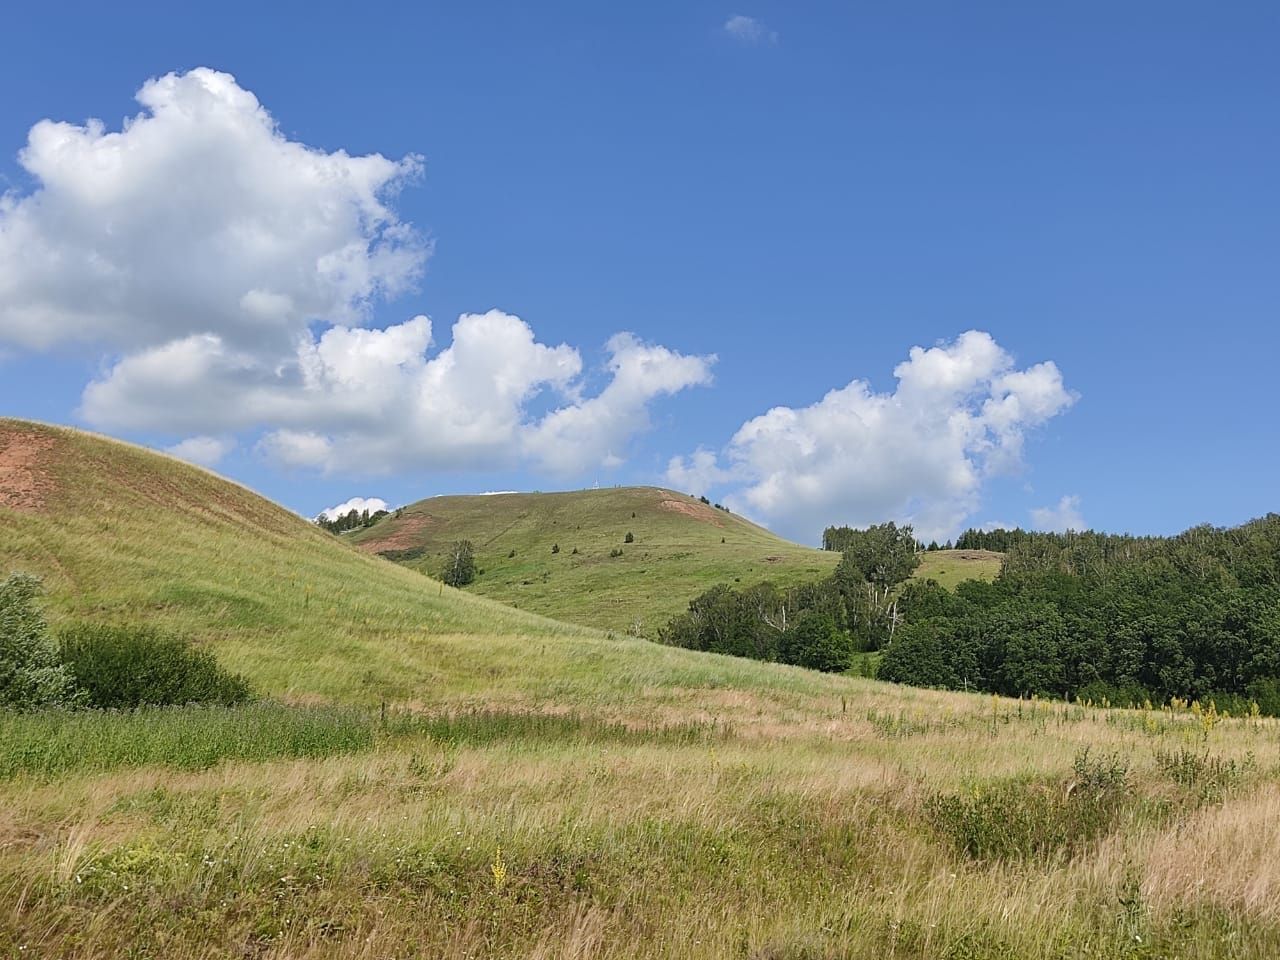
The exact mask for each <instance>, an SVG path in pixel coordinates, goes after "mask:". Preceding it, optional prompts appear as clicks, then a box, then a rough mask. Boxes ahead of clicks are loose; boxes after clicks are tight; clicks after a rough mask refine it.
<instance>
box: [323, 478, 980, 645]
mask: <svg viewBox="0 0 1280 960" xmlns="http://www.w3.org/2000/svg"><path fill="white" fill-rule="evenodd" d="M628 533H630V534H632V535H633V537H634V538H635V539H634V542H633V543H626V542H625V538H626V535H627V534H628ZM348 536H349V538H350V540H351V541H352V542H353V543H356V544H359V545H360V547H361V548H362V549H364V550H367V551H369V552H372V553H378V552H384V551H385V552H388V554H389V556H392V557H396V558H402V561H403V562H404V563H406V565H408V566H410V567H412V568H414V569H417V570H420V571H422V572H424V573H428V574H437V573H438V572H439V570H440V569H441V568H442V566H443V565H444V562H445V558H446V556H447V554H448V550H449V547H450V546H451V544H452V543H453V542H454V541H457V540H470V541H471V542H472V544H473V545H474V547H475V550H476V559H477V563H478V566H479V568H480V570H481V571H482V572H481V573H480V574H479V576H477V578H476V580H475V582H474V583H473V584H472V585H471V586H470V587H469V588H468V589H469V590H470V591H472V592H475V593H478V594H480V595H482V596H486V597H490V598H492V599H494V600H499V601H501V602H503V603H507V604H511V605H512V606H515V607H519V608H520V609H522V610H532V611H534V612H537V613H541V614H544V615H546V616H550V617H555V618H557V619H559V620H564V621H567V622H570V623H579V624H584V625H587V626H593V627H600V628H602V629H607V630H615V631H624V632H628V633H632V634H635V635H637V636H647V637H653V636H656V634H657V632H658V630H659V628H661V627H662V626H663V625H664V624H666V622H667V621H668V620H670V619H671V617H673V616H675V615H676V614H678V613H681V612H682V611H683V610H684V609H685V608H686V607H687V606H688V603H689V601H690V600H692V599H693V598H694V597H696V596H697V595H698V594H700V593H702V592H703V591H704V590H707V589H708V588H710V587H712V586H714V585H716V584H718V583H741V584H744V585H750V584H753V583H758V582H760V581H762V580H772V581H774V582H775V583H777V584H779V585H780V586H786V585H790V584H793V583H800V582H804V581H809V580H817V579H820V578H821V577H824V576H826V575H827V574H828V573H830V572H831V571H832V570H833V569H834V568H835V565H836V563H837V562H838V561H839V556H838V555H836V554H833V553H830V552H825V551H822V550H814V549H811V548H809V547H802V546H800V545H798V544H795V543H791V542H790V541H787V540H783V539H782V538H781V537H778V536H776V535H775V534H773V533H770V532H769V531H768V530H766V529H764V528H763V527H760V526H757V525H756V524H754V523H751V522H750V521H748V520H745V519H743V518H742V517H739V516H736V515H734V514H731V513H728V512H726V511H724V510H719V509H716V508H715V507H713V506H709V505H707V504H704V503H702V502H701V501H699V500H697V499H695V498H693V497H690V496H687V495H685V494H682V493H677V492H675V491H672V490H664V489H661V488H656V487H614V488H610V489H605V490H578V491H573V492H567V493H505V494H493V495H488V496H456V497H433V498H431V499H429V500H420V501H418V502H417V503H414V504H411V505H410V506H407V507H405V508H404V510H403V511H401V512H400V513H399V515H398V516H393V517H387V518H386V519H384V520H382V521H381V522H379V523H378V524H376V525H375V526H373V527H369V528H367V529H364V530H359V531H356V532H354V533H352V534H349V535H348ZM555 546H558V547H559V548H560V550H559V552H558V553H553V552H552V548H553V547H555ZM615 551H621V555H620V556H618V555H614V552H615ZM999 566H1000V559H999V554H993V553H986V552H984V551H944V552H942V553H937V554H930V555H928V556H927V557H926V561H925V563H924V564H923V565H922V567H921V573H922V575H927V576H934V577H936V578H937V579H938V580H939V582H943V583H945V584H947V585H953V584H954V583H956V582H958V581H959V580H960V579H963V578H964V577H966V576H979V577H990V576H994V575H995V574H996V573H997V572H998V571H999Z"/></svg>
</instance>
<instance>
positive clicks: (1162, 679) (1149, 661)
mask: <svg viewBox="0 0 1280 960" xmlns="http://www.w3.org/2000/svg"><path fill="white" fill-rule="evenodd" d="M1007 544H1008V549H1007V554H1006V558H1005V562H1004V568H1003V570H1002V572H1001V575H1000V577H999V578H998V579H997V580H996V581H995V582H993V583H989V584H988V583H979V582H966V583H963V584H961V585H960V586H959V587H958V588H957V589H956V591H955V592H954V593H952V592H949V591H946V590H943V589H942V588H940V587H938V586H937V585H936V584H921V585H912V586H911V587H910V588H909V589H908V590H906V591H904V593H903V595H902V597H901V606H902V609H903V615H904V619H905V621H906V622H905V624H904V626H903V628H902V629H901V630H899V631H898V633H897V636H896V638H895V642H894V644H893V645H892V646H891V647H890V648H888V649H887V650H886V651H885V654H884V659H883V660H882V661H881V664H880V672H879V675H880V676H881V677H882V678H884V679H886V680H897V681H900V682H903V683H913V684H920V685H926V686H940V687H952V688H969V689H979V690H989V691H992V692H995V693H1004V694H1009V695H1012V696H1019V695H1028V694H1042V695H1050V696H1065V697H1072V698H1081V699H1093V700H1102V699H1107V700H1109V701H1110V702H1112V703H1142V702H1144V701H1146V700H1151V701H1154V702H1160V701H1165V700H1168V699H1169V698H1172V697H1180V698H1184V699H1185V698H1190V699H1200V700H1207V699H1210V698H1214V699H1217V700H1218V701H1220V702H1228V701H1232V700H1237V699H1238V700H1246V701H1247V700H1252V701H1256V702H1258V703H1259V704H1261V706H1262V708H1263V709H1265V710H1267V712H1272V713H1276V712H1280V681H1278V679H1277V678H1280V515H1276V514H1272V515H1269V516H1267V517H1264V518H1262V519H1260V520H1255V521H1253V522H1251V523H1247V524H1245V525H1243V526H1240V527H1234V528H1230V529H1223V528H1215V527H1208V526H1201V527H1194V528H1192V529H1190V530H1188V531H1186V532H1185V533H1182V534H1180V535H1178V536H1176V537H1168V538H1161V537H1142V538H1138V537H1129V536H1114V535H1108V534H1099V533H1091V532H1086V533H1071V534H1030V535H1024V536H1022V537H1014V538H1010V539H1009V540H1008V542H1007Z"/></svg>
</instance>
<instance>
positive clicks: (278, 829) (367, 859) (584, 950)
mask: <svg viewBox="0 0 1280 960" xmlns="http://www.w3.org/2000/svg"><path fill="white" fill-rule="evenodd" d="M726 529H728V528H726ZM623 532H625V530H624V531H623ZM636 533H637V538H639V537H640V531H638V530H637V531H636ZM561 547H562V551H563V550H565V549H571V547H567V544H566V543H562V544H561ZM12 569H21V570H25V571H29V572H33V573H39V574H42V575H43V576H44V577H45V582H46V586H47V589H48V592H47V596H46V602H47V605H48V610H49V612H50V613H51V614H52V615H53V616H54V617H55V619H57V620H59V621H63V622H65V621H67V620H70V619H91V620H104V619H105V620H113V621H123V622H155V623H160V624H163V625H167V626H170V627H173V628H177V629H181V630H183V631H186V632H188V633H190V634H191V635H192V636H194V637H195V638H197V639H198V640H199V641H200V642H201V643H205V644H208V646H209V647H210V648H211V649H212V650H213V651H214V652H215V653H216V655H217V656H218V657H219V659H220V660H222V661H223V662H224V663H226V664H227V665H229V666H231V667H233V668H235V669H238V670H242V671H245V672H246V673H247V674H248V676H249V678H250V679H251V681H252V682H253V683H254V684H255V686H256V687H257V688H258V689H259V690H260V691H261V692H263V693H265V694H268V695H271V696H272V697H273V698H276V699H278V700H283V701H284V704H283V705H281V704H279V703H272V702H270V701H268V702H265V703H261V704H254V705H251V706H249V707H245V708H227V709H223V708H218V709H213V708H173V709H169V710H154V711H150V712H145V713H138V714H131V713H121V714H101V713H89V712H81V713H74V712H73V713H67V714H60V713H50V714H34V715H21V714H17V715H15V714H4V713H0V954H2V955H5V956H41V957H43V956H67V957H71V956H74V957H77V958H90V960H93V958H107V957H118V956H131V957H139V958H144V957H156V958H160V957H163V958H185V957H213V956H246V957H247V956H252V957H260V958H285V957H288V958H329V957H333V958H337V957H366V958H375V957H378V958H381V957H397V958H400V957H445V958H463V957H477V956H486V957H538V958H546V960H550V958H561V960H586V958H592V960H594V958H601V960H615V958H616V960H621V958H630V957H637V956H641V957H663V958H692V960H729V958H737V960H799V958H820V960H826V958H837V957H839V958H853V960H870V958H880V957H888V956H893V957H901V958H907V957H910V958H918V960H956V958H961V957H964V958H971V960H996V958H1014V957H1016V958H1037V960H1054V958H1066V957H1090V958H1097V960H1111V958H1115V960H1121V958H1127V960H1132V958H1139V960H1141V958H1146V960H1154V958H1157V957H1174V956H1176V957H1180V958H1206V960H1207V958H1219V957H1223V958H1225V957H1231V958H1243V960H1252V958H1264V957H1273V956H1276V955H1280V871H1278V870H1277V869H1276V867H1275V864H1276V863H1277V862H1280V857H1278V854H1280V838H1278V837H1277V834H1276V831H1274V830H1273V829H1269V828H1268V825H1269V824H1271V823H1273V822H1274V819H1275V816H1276V815H1277V812H1278V811H1280V786H1277V780H1276V776H1275V772H1276V769H1277V764H1278V762H1280V749H1278V748H1277V742H1280V741H1278V737H1277V733H1278V731H1280V727H1278V726H1277V724H1276V723H1274V722H1272V721H1267V720H1257V719H1221V718H1217V719H1215V722H1213V723H1211V724H1210V723H1206V722H1205V720H1204V718H1203V717H1202V716H1201V715H1199V714H1193V713H1191V712H1189V711H1182V710H1168V709H1166V710H1160V709H1154V710H1151V711H1146V712H1131V711H1120V710H1111V709H1101V708H1092V707H1083V706H1078V705H1070V706H1068V705H1065V704H1047V703H1020V702H1017V701H1005V700H1000V699H996V698H992V697H978V696H968V695H964V694H958V693H943V692H939V691H930V690H912V689H905V688H898V687H893V686H890V685H887V684H881V683H876V682H874V681H869V680H862V679H859V678H854V677H837V676H828V675H820V674H815V673H811V672H807V671H804V670H800V669H797V668H791V667H782V666H777V665H771V664H762V663H755V662H751V661H743V660H735V659H731V658H724V657H717V656H709V655H702V654H696V653H691V652H689V651H683V650H674V649H670V648H665V647H661V646H657V645H654V644H650V643H647V642H645V641H641V640H635V639H629V638H626V637H618V638H613V639H611V638H609V637H608V636H607V635H606V634H605V633H603V632H598V631H594V630H591V629H587V628H582V627H568V626H564V625H562V624H558V623H555V622H552V621H549V620H546V619H543V618H541V617H538V616H535V615H533V614H530V613H527V612H525V611H517V610H514V609H511V608H510V607H504V606H502V605H499V604H497V603H494V602H491V601H489V600H487V599H484V598H481V597H475V596H471V595H467V594H465V593H461V592H458V591H453V590H449V589H447V588H442V587H440V586H439V585H438V584H436V583H434V582H432V581H430V580H428V579H426V578H424V577H422V576H420V575H419V574H417V573H415V572H414V571H411V570H406V569H403V568H401V567H397V566H395V565H394V564H391V563H389V562H386V561H384V560H380V559H378V558H375V557H372V556H369V555H367V554H364V553H362V552H360V551H358V550H357V549H355V548H354V547H353V546H351V545H350V544H348V543H346V542H344V541H342V540H340V539H337V538H334V537H332V536H331V535H329V534H327V533H324V532H323V531H320V530H318V529H316V528H314V527H313V526H311V525H310V524H308V523H307V522H305V521H304V520H302V519H300V518H298V517H296V516H294V515H292V514H290V513H289V512H288V511H285V510H283V509H281V508H279V507H276V506H274V505H272V504H270V503H268V502H266V501H265V500H263V499H261V498H259V497H257V496H256V495H254V494H253V493H251V492H250V491H248V490H245V489H243V488H241V487H238V486H236V485H234V484H230V483H228V482H226V481H224V480H221V479H219V478H217V477H215V476H214V475H212V474H210V473H207V472H205V471H202V470H198V469H196V468H194V467H190V466H187V465H184V464H181V463H178V462H176V461H174V460H171V459H168V458H165V457H162V456H159V455H157V454H154V453H151V452H148V451H144V450H140V449H137V448H134V447H130V446H126V445H123V444H119V443H116V442H113V441H108V440H104V439H102V438H98V437H93V436H90V435H87V434H83V433H78V432H74V431H68V430H63V429H57V428H50V427H44V426H39V425H35V424H29V423H24V422H19V421H3V420H0V574H2V573H5V572H8V571H9V570H12ZM384 699H385V700H389V701H391V704H390V709H389V711H388V712H387V713H386V714H385V715H383V714H381V713H380V711H379V709H378V707H377V706H376V705H377V704H379V703H380V702H381V701H383V700H384ZM1085 748H1087V751H1086V749H1085Z"/></svg>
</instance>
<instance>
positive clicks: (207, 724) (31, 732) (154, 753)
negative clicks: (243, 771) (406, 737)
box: [0, 703, 376, 780]
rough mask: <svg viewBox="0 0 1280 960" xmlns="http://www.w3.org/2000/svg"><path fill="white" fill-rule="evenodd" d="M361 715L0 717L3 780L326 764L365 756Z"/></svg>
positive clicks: (365, 719) (365, 722)
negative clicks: (123, 770)
mask: <svg viewBox="0 0 1280 960" xmlns="http://www.w3.org/2000/svg"><path fill="white" fill-rule="evenodd" d="M375 730H376V727H375V724H374V722H373V720H372V718H371V717H370V715H369V714H368V713H367V712H366V711H357V710H353V709H343V708H334V707H289V706H284V705H282V704H277V703H255V704H250V705H247V706H240V707H222V706H189V707H152V708H144V709H141V710H130V711H125V712H114V711H101V710H80V711H62V710H52V711H44V712H39V713H23V714H19V713H9V712H0V779H3V780H8V779H12V778H13V777H16V776H19V775H21V774H29V775H33V776H37V777H50V776H57V775H59V774H64V773H69V772H76V773H87V772H94V771H105V770H113V769H116V768H119V767H139V766H149V765H160V766H168V767H176V768H179V769H184V770H198V769H203V768H206V767H210V766H213V765H214V764H216V763H218V762H219V761H222V760H269V759H273V758H277V757H323V756H329V755H331V754H336V753H352V752H355V751H360V750H367V749H369V748H370V747H371V746H372V745H373V741H374V735H375Z"/></svg>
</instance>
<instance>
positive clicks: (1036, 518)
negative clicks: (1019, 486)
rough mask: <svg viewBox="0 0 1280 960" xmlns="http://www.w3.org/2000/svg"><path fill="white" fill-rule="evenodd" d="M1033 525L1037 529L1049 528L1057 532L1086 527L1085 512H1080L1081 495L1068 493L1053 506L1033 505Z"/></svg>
mask: <svg viewBox="0 0 1280 960" xmlns="http://www.w3.org/2000/svg"><path fill="white" fill-rule="evenodd" d="M1031 526H1032V527H1033V528H1034V529H1036V530H1049V531H1053V532H1055V533H1066V532H1067V531H1068V530H1083V529H1085V525H1084V514H1082V513H1081V512H1080V497H1079V495H1076V494H1068V495H1066V496H1064V497H1063V498H1062V499H1061V500H1059V501H1058V502H1057V503H1056V504H1055V505H1053V506H1051V507H1033V508H1032V510H1031Z"/></svg>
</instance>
